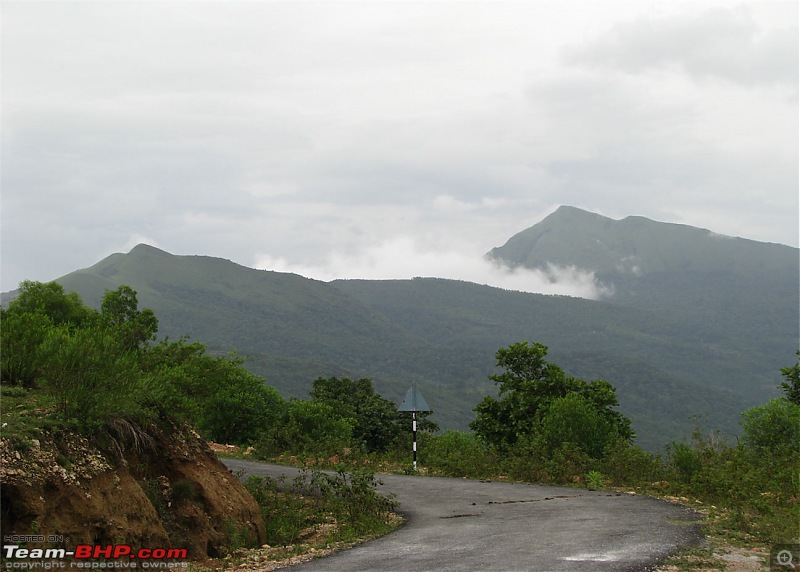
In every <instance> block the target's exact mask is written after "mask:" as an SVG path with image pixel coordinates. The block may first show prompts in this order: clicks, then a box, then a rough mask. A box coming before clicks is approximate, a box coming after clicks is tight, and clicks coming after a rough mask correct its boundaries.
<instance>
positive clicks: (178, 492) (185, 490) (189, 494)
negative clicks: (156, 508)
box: [172, 479, 196, 506]
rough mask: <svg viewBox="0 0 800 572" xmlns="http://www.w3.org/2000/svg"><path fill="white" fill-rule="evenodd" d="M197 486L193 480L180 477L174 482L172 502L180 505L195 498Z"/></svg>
mask: <svg viewBox="0 0 800 572" xmlns="http://www.w3.org/2000/svg"><path fill="white" fill-rule="evenodd" d="M195 494H196V487H195V484H194V483H193V482H192V481H187V480H186V479H180V480H179V481H175V482H174V483H173V484H172V502H173V503H175V505H176V506H180V505H182V504H183V503H185V502H189V501H191V500H193V499H194V497H195Z"/></svg>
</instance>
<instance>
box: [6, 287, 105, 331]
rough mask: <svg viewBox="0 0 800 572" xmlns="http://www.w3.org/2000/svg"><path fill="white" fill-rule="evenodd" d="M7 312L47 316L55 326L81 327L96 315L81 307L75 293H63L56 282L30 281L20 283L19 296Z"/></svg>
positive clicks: (81, 302) (79, 299)
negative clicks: (69, 325)
mask: <svg viewBox="0 0 800 572" xmlns="http://www.w3.org/2000/svg"><path fill="white" fill-rule="evenodd" d="M8 311H9V312H12V313H26V314H40V315H43V316H47V317H48V318H50V320H51V321H52V322H53V324H55V325H56V326H58V325H60V324H71V325H73V326H81V325H82V324H83V323H84V321H86V320H89V319H92V317H94V316H95V315H96V312H95V311H94V310H92V309H90V308H87V307H86V306H84V305H83V301H82V300H81V297H80V296H79V295H78V294H77V292H69V293H66V292H64V287H63V286H62V285H61V284H59V283H58V282H47V283H42V282H34V281H32V280H24V281H23V282H21V283H20V285H19V295H18V296H17V297H16V298H15V299H14V300H12V301H11V303H10V304H9V306H8Z"/></svg>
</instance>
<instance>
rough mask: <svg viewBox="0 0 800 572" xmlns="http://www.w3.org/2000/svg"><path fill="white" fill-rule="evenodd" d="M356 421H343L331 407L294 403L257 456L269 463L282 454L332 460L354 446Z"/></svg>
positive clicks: (263, 439)
mask: <svg viewBox="0 0 800 572" xmlns="http://www.w3.org/2000/svg"><path fill="white" fill-rule="evenodd" d="M352 437H353V421H352V420H350V419H343V418H341V417H340V416H339V415H338V414H337V413H336V412H335V411H334V410H333V408H332V407H331V406H330V405H327V404H326V403H320V402H318V401H303V400H299V399H297V400H291V401H289V402H288V403H286V408H285V410H284V412H283V416H282V417H281V418H280V419H278V420H277V421H276V422H275V426H274V427H272V428H271V429H270V430H268V431H265V432H264V433H263V434H262V436H261V438H260V439H259V441H258V443H257V444H256V445H255V449H256V454H257V455H258V456H259V457H261V458H263V459H269V458H272V457H274V456H276V455H279V454H281V453H291V454H295V455H301V454H304V455H321V456H331V455H336V454H341V452H342V450H343V449H345V448H349V447H350V446H351V445H352Z"/></svg>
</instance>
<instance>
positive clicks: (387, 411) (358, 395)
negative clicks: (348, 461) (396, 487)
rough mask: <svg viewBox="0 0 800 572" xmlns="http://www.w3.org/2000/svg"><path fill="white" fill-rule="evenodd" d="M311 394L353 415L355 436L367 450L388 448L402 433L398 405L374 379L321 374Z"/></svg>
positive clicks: (312, 396)
mask: <svg viewBox="0 0 800 572" xmlns="http://www.w3.org/2000/svg"><path fill="white" fill-rule="evenodd" d="M309 395H310V396H311V399H312V400H313V401H318V402H320V403H325V404H327V405H329V406H331V408H332V409H333V410H334V411H335V412H336V413H337V414H338V415H340V416H341V417H343V418H346V419H352V422H353V438H354V439H355V440H357V441H360V442H361V443H362V444H363V445H364V448H365V449H366V451H367V452H382V451H386V450H387V449H388V448H389V447H390V446H391V445H392V444H394V443H395V442H396V441H397V439H398V437H399V436H400V435H401V432H402V428H401V427H400V424H399V422H398V421H399V413H398V411H397V406H396V405H395V404H394V403H392V402H391V401H389V400H388V399H386V398H384V397H382V396H381V395H379V394H378V393H376V392H375V388H374V387H373V385H372V380H371V379H368V378H361V379H356V380H353V379H350V378H348V377H345V378H342V379H339V378H338V377H327V378H325V377H319V378H317V379H316V380H314V386H313V388H312V389H311V391H310V392H309Z"/></svg>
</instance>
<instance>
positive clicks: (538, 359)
mask: <svg viewBox="0 0 800 572" xmlns="http://www.w3.org/2000/svg"><path fill="white" fill-rule="evenodd" d="M546 356H547V347H546V346H544V345H542V344H539V343H530V342H519V343H515V344H511V345H510V346H509V347H507V348H501V349H500V350H498V351H497V354H496V358H497V366H498V367H500V368H502V369H503V371H502V373H499V374H494V375H491V376H489V379H491V380H493V381H494V382H495V383H496V384H497V385H499V399H495V398H494V397H491V396H488V397H485V398H484V399H483V401H481V402H480V403H479V404H478V406H477V407H476V408H475V411H476V413H477V415H476V418H475V421H473V422H472V423H471V424H470V427H471V428H472V430H473V431H475V433H476V434H477V435H478V436H480V437H481V438H482V439H483V440H484V441H485V442H487V443H488V444H490V445H493V446H496V447H499V448H501V449H503V448H508V447H512V446H513V445H514V444H516V443H517V442H518V441H519V440H521V439H527V438H530V437H537V436H539V437H542V436H544V439H545V440H546V441H547V440H550V439H552V440H555V439H557V435H556V434H557V433H558V431H559V430H563V431H566V432H567V433H563V434H562V437H563V438H562V440H567V441H568V442H573V443H576V444H578V445H580V446H584V447H586V449H588V450H586V451H585V452H587V453H589V452H590V451H591V453H592V454H598V450H599V449H598V448H599V447H600V444H601V443H604V442H610V441H609V440H610V439H611V438H612V437H614V438H622V439H624V440H627V441H630V440H632V439H633V436H634V434H633V431H632V430H631V425H630V421H629V420H628V419H627V418H626V417H624V416H623V415H622V414H621V413H619V412H618V411H616V410H614V409H613V408H614V407H616V406H617V405H618V402H617V397H616V391H615V389H614V387H613V386H612V385H611V384H610V383H608V382H607V381H604V380H600V379H598V380H594V381H592V382H586V381H583V380H581V379H577V378H574V377H571V376H567V375H566V374H565V373H564V371H563V370H562V369H561V368H560V367H558V366H557V365H555V364H552V363H549V362H547V361H546V360H545V357H546ZM568 396H569V398H568V399H566V400H565V398H567V397H568ZM570 415H580V416H581V417H582V419H583V422H585V423H589V424H590V425H591V426H593V427H594V430H597V431H602V432H603V435H602V436H598V437H597V438H595V437H592V438H589V437H588V436H587V435H585V434H584V433H585V432H584V431H583V430H582V429H581V427H580V426H579V425H580V424H579V423H575V422H573V421H572V420H570V418H569V417H570ZM559 428H560V429H559Z"/></svg>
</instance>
